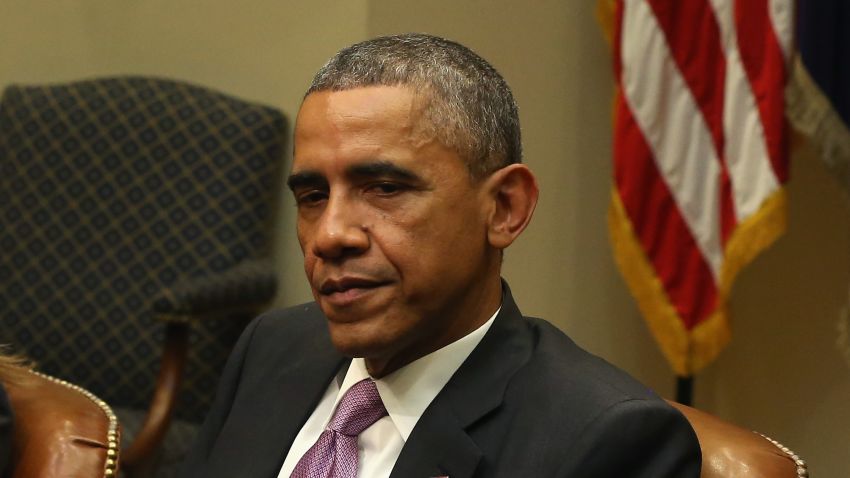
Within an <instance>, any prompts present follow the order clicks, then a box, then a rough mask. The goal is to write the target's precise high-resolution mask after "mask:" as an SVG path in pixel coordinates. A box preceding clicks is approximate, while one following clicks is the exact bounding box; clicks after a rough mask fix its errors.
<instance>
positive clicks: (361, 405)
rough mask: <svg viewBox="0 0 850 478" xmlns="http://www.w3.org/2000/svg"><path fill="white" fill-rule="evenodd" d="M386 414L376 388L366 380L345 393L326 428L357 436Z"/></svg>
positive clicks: (372, 382) (371, 382) (369, 380)
mask: <svg viewBox="0 0 850 478" xmlns="http://www.w3.org/2000/svg"><path fill="white" fill-rule="evenodd" d="M386 414H387V409H386V408H384V402H382V401H381V395H380V394H379V393H378V387H377V386H376V385H375V382H374V381H373V380H372V379H368V378H367V379H363V380H361V381H359V382H357V383H355V384H354V385H353V386H352V387H351V388H350V389H348V391H347V392H345V395H343V397H342V400H340V402H339V405H338V406H337V409H336V413H334V416H333V419H332V420H331V423H330V424H329V425H328V428H330V429H331V430H334V431H336V432H338V433H341V434H343V435H348V436H357V435H360V433H361V432H362V431H363V430H365V429H367V428H369V427H370V426H371V425H372V424H373V423H375V422H376V421H378V420H379V419H381V417H383V416H384V415H386Z"/></svg>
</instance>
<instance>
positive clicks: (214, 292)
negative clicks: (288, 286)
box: [153, 260, 277, 322]
mask: <svg viewBox="0 0 850 478" xmlns="http://www.w3.org/2000/svg"><path fill="white" fill-rule="evenodd" d="M276 290H277V271H276V270H275V269H274V267H273V266H272V265H271V264H269V262H268V260H248V261H243V262H241V263H239V264H237V265H235V266H233V267H232V268H230V269H227V270H225V271H223V272H220V273H218V274H212V275H207V276H204V277H198V278H193V279H187V280H184V281H180V282H178V283H176V284H175V285H173V286H172V287H169V288H167V289H163V290H162V291H161V292H160V293H159V294H158V295H157V297H156V298H155V300H154V306H153V309H154V313H155V314H157V316H158V318H159V319H161V320H164V321H166V322H185V321H187V320H189V319H194V318H201V317H208V316H221V315H226V314H227V313H229V312H233V311H242V310H248V309H254V308H258V307H260V306H262V305H263V304H265V303H268V302H270V301H271V300H272V299H273V298H274V294H275V292H276Z"/></svg>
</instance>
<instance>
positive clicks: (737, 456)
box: [668, 401, 809, 478]
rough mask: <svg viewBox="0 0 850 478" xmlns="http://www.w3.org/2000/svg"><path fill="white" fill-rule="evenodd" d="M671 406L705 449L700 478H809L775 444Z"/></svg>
mask: <svg viewBox="0 0 850 478" xmlns="http://www.w3.org/2000/svg"><path fill="white" fill-rule="evenodd" d="M668 403H669V404H670V405H672V406H673V407H674V408H676V409H678V410H679V411H680V412H682V414H683V415H684V416H685V418H687V419H688V422H690V424H691V427H693V429H694V431H695V432H696V434H697V439H698V440H699V444H700V448H701V449H702V473H701V474H700V476H701V477H704V478H721V477H726V476H741V477H747V478H798V477H807V476H809V475H808V470H807V468H806V463H805V462H804V461H803V460H802V459H800V457H798V456H797V455H795V454H794V452H792V451H791V450H789V449H788V448H786V447H784V446H782V445H780V444H779V443H777V442H775V441H774V440H771V439H769V438H767V437H765V436H764V435H761V434H760V433H757V432H752V431H749V430H746V429H744V428H741V427H739V426H737V425H733V424H731V423H729V422H726V421H723V420H721V419H719V418H717V417H715V416H713V415H711V414H708V413H706V412H703V411H700V410H697V409H695V408H691V407H688V406H685V405H682V404H679V403H675V402H670V401H668Z"/></svg>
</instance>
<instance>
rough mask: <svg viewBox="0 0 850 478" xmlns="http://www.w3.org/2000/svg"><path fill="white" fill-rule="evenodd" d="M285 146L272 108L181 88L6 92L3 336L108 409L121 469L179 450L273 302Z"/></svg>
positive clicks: (2, 112) (0, 143)
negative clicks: (246, 331) (121, 446)
mask: <svg viewBox="0 0 850 478" xmlns="http://www.w3.org/2000/svg"><path fill="white" fill-rule="evenodd" d="M284 141H285V120H284V117H283V115H282V114H281V113H280V112H279V111H277V110H276V109H274V108H271V107H268V106H263V105H260V104H256V103H252V102H248V101H244V100H241V99H237V98H235V97H232V96H229V95H226V94H222V93H219V92H216V91H213V90H211V89H208V88H204V87H200V86H195V85H190V84H187V83H183V82H179V81H171V80H166V79H158V78H147V77H115V78H100V79H92V80H86V81H78V82H72V83H65V84H48V85H30V86H19V85H15V86H10V87H8V88H7V89H6V90H5V92H4V93H3V96H2V102H0V343H3V342H9V343H11V345H12V351H13V352H14V353H19V354H22V355H26V356H27V357H29V358H30V359H32V360H33V361H34V362H35V363H36V364H37V365H38V368H39V370H41V371H43V372H45V373H47V374H50V375H51V376H55V377H57V378H59V379H62V380H67V381H69V382H72V383H76V384H78V385H80V386H82V387H84V388H86V389H87V390H90V391H91V392H92V393H94V394H96V395H97V396H99V397H101V398H102V399H103V400H105V402H106V403H108V404H110V405H111V406H112V407H113V408H114V409H115V413H116V414H117V416H118V417H119V419H120V421H121V424H122V426H123V429H124V436H125V440H124V442H125V443H127V444H128V448H126V449H125V450H124V453H123V464H124V467H125V468H126V469H128V470H133V469H140V468H144V467H143V466H142V465H143V464H145V463H150V462H151V460H159V461H169V460H170V461H176V460H178V459H179V456H180V454H181V453H182V451H181V450H185V449H186V448H187V447H188V446H189V445H190V442H191V440H192V433H193V430H194V426H195V424H197V423H198V422H200V421H201V420H202V418H203V416H204V414H205V412H206V410H207V408H208V406H209V403H210V400H211V397H212V395H213V394H214V389H215V385H216V383H217V378H218V375H219V373H220V370H221V368H222V366H223V363H224V361H225V359H226V357H227V355H228V352H229V349H230V347H231V345H232V344H233V342H234V341H235V339H236V337H237V336H238V334H239V332H240V331H241V329H242V327H243V326H244V324H245V321H246V320H247V319H248V318H250V317H251V316H253V315H254V314H256V313H257V312H259V311H260V309H262V308H263V307H265V306H266V304H267V303H268V302H269V301H270V300H271V299H272V297H273V295H274V292H275V287H276V280H275V278H276V274H275V271H274V269H273V267H272V266H271V263H270V259H269V255H270V252H271V251H270V249H269V240H268V237H269V232H270V227H271V219H272V217H273V214H272V212H273V211H272V209H273V204H275V197H276V194H278V193H279V191H280V185H281V181H280V179H281V174H282V153H283V148H284ZM172 416H173V417H175V418H176V419H175V420H173V422H174V423H173V426H171V428H169V423H170V421H171V420H170V418H171V417H172ZM167 430H169V431H168V433H166V431H167ZM163 440H164V442H165V444H166V446H165V447H161V446H160V444H161V443H162V442H163ZM163 450H172V451H163ZM152 457H153V458H152Z"/></svg>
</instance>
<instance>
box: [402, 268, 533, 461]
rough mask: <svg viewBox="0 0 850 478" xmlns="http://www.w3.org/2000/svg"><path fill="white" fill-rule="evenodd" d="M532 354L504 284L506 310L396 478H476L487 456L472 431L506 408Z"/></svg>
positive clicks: (414, 439) (430, 415)
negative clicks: (507, 395)
mask: <svg viewBox="0 0 850 478" xmlns="http://www.w3.org/2000/svg"><path fill="white" fill-rule="evenodd" d="M531 349H532V340H531V337H530V334H529V332H528V329H527V328H526V327H525V325H524V323H523V319H522V314H521V313H520V311H519V309H518V308H517V306H516V303H514V300H513V297H512V296H511V292H510V289H509V288H508V285H507V283H505V282H504V281H503V282H502V310H501V311H500V312H499V315H498V316H497V317H496V320H495V321H494V322H493V325H492V326H491V327H490V330H488V331H487V334H486V335H485V336H484V338H483V339H482V340H481V343H479V344H478V346H477V347H476V348H475V350H473V351H472V353H471V354H470V355H469V357H468V358H467V359H466V361H464V363H463V364H462V365H461V366H460V368H459V369H458V371H457V372H456V373H455V374H454V375H453V376H452V378H451V379H450V380H449V382H448V383H447V384H446V386H445V387H444V388H443V390H442V391H441V392H440V393H439V394H438V395H437V397H436V398H435V399H434V401H433V402H432V403H431V405H430V406H429V407H428V408H427V409H426V410H425V413H424V414H423V415H422V418H420V420H419V422H418V423H417V424H416V427H415V428H414V429H413V432H412V433H411V434H410V437H409V438H408V440H407V442H406V443H405V445H404V448H403V449H402V451H401V455H399V457H398V460H397V461H396V465H395V467H394V468H393V471H392V474H391V475H390V477H391V478H418V477H429V476H449V477H452V478H465V477H470V476H472V475H473V474H474V473H475V469H476V468H477V466H478V463H479V462H480V460H481V458H482V452H481V450H480V449H479V448H478V446H477V445H476V443H475V441H474V440H473V438H472V437H471V436H470V435H469V432H468V430H469V428H470V427H472V425H474V424H476V423H477V422H479V421H480V420H482V419H486V416H487V415H488V414H490V413H491V412H493V411H494V410H496V409H498V408H499V406H501V404H502V401H503V397H504V394H505V389H506V388H507V386H508V383H509V382H510V379H511V377H513V375H514V374H515V373H516V371H517V370H519V368H520V367H522V366H523V365H524V364H525V363H526V362H527V361H528V359H529V357H530V355H531Z"/></svg>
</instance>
